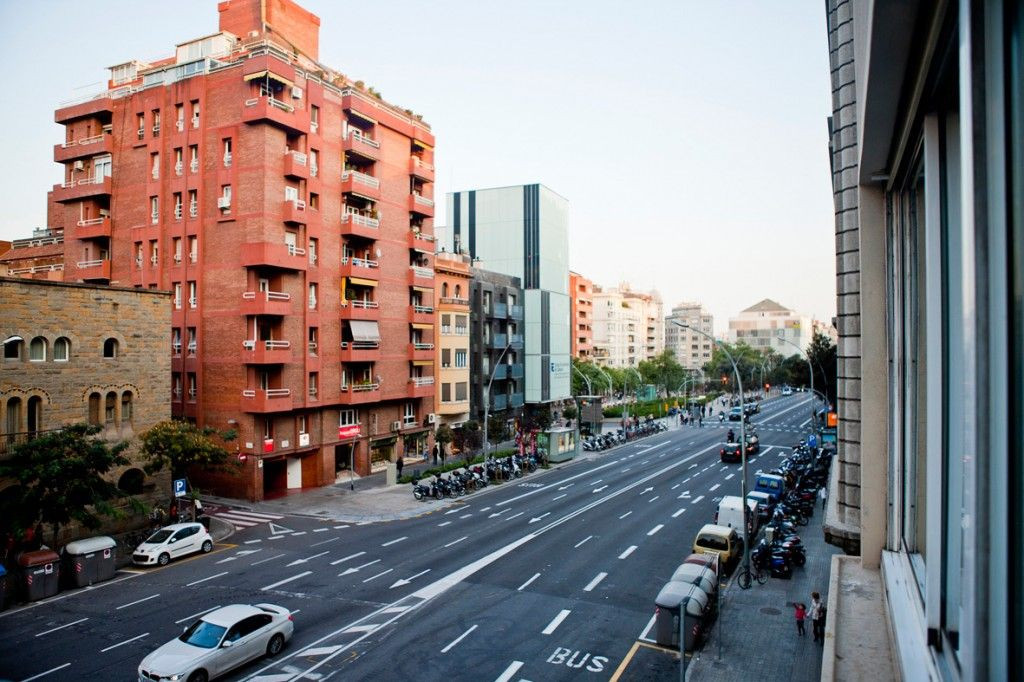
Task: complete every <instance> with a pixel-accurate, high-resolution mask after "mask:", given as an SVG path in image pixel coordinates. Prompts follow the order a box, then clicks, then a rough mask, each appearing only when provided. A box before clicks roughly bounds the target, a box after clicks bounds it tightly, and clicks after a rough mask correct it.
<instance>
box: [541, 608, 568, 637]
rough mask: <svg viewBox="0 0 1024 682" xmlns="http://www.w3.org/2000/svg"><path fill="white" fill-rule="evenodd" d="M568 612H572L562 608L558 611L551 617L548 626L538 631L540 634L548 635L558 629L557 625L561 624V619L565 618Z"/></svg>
mask: <svg viewBox="0 0 1024 682" xmlns="http://www.w3.org/2000/svg"><path fill="white" fill-rule="evenodd" d="M570 613H572V611H570V610H569V609H562V610H561V611H559V612H558V615H557V616H555V617H554V618H552V619H551V622H550V623H548V626H547V627H546V628H544V629H543V630H541V631H540V634H542V635H550V634H551V633H552V632H554V631H555V630H557V629H558V626H559V625H561V624H562V621H563V620H565V619H566V618H567V617H568V616H569V614H570Z"/></svg>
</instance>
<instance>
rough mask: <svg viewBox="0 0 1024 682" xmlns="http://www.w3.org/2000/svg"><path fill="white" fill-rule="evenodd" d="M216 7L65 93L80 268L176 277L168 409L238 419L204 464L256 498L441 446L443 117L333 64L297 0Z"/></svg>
mask: <svg viewBox="0 0 1024 682" xmlns="http://www.w3.org/2000/svg"><path fill="white" fill-rule="evenodd" d="M217 9H218V12H219V15H220V27H219V31H218V32H217V33H214V34H212V35H207V36H205V37H203V38H199V39H196V40H192V41H189V42H185V43H182V44H180V45H178V46H177V48H176V50H175V54H174V56H172V57H168V58H166V59H163V60H160V61H158V62H154V63H142V62H138V61H130V62H126V63H124V64H119V65H116V66H114V67H112V68H111V79H110V82H109V84H108V90H107V91H106V92H104V93H103V94H101V95H99V96H97V97H95V98H92V99H89V100H86V101H83V102H80V103H78V104H74V105H71V106H65V107H63V108H61V109H58V110H57V112H56V121H57V122H58V123H60V124H63V125H64V126H65V129H66V137H65V141H64V142H63V143H62V144H58V145H56V146H55V147H54V160H55V161H57V162H58V163H61V164H63V165H64V167H65V182H64V183H63V184H61V185H57V186H55V187H54V188H53V196H52V201H53V203H54V204H56V205H58V208H57V210H56V213H57V215H55V216H54V217H53V222H54V223H55V224H60V225H62V226H63V227H64V230H65V231H64V237H65V245H64V246H65V262H64V268H65V270H64V276H65V279H66V280H67V281H83V282H98V283H109V284H118V285H121V286H130V285H133V286H136V287H144V288H156V289H166V290H169V291H172V292H173V297H172V305H173V311H172V327H171V328H170V329H168V330H167V346H168V351H169V352H170V353H172V372H173V376H172V381H171V387H172V389H171V390H172V395H171V396H169V398H170V399H171V400H172V411H173V414H174V415H176V416H181V417H187V418H191V419H195V420H196V421H197V422H198V423H199V424H202V425H208V426H211V427H214V428H216V429H219V430H224V429H228V428H234V429H236V430H237V431H238V434H239V438H238V440H237V447H238V449H239V453H238V454H239V460H240V461H242V465H243V469H242V471H243V473H242V474H241V475H231V476H228V475H221V476H213V475H211V474H209V473H206V474H203V473H201V472H200V473H198V474H197V480H196V484H197V485H198V486H200V487H205V488H207V489H210V488H212V489H214V490H217V491H219V492H221V493H224V494H229V495H232V496H236V497H246V498H249V499H262V498H263V497H264V496H265V495H267V494H270V495H274V494H280V493H281V492H284V491H287V490H289V489H294V488H299V487H310V486H320V485H326V484H329V483H333V482H334V481H335V480H336V477H347V471H348V468H349V467H350V466H353V468H354V470H355V472H356V473H357V474H360V475H365V474H368V473H370V472H371V471H372V470H375V469H379V468H381V467H383V466H384V465H385V463H386V462H387V461H393V460H394V459H395V458H396V457H397V456H399V455H400V454H402V453H403V452H406V451H410V450H417V451H421V450H423V449H424V448H426V447H428V443H427V439H428V438H429V433H430V428H429V426H428V423H429V422H431V421H432V418H431V416H430V415H431V413H432V412H433V396H434V386H433V385H431V384H430V383H428V382H427V381H424V380H423V377H426V376H432V373H433V360H432V359H430V360H425V359H424V358H423V357H421V356H422V355H423V353H421V352H420V351H418V350H417V349H416V347H415V345H414V342H413V340H414V338H416V337H417V336H418V335H420V334H423V335H424V336H426V337H427V338H430V337H432V336H433V331H432V329H431V330H430V331H429V332H427V333H425V334H424V332H423V325H433V324H434V308H433V304H434V302H433V286H434V276H433V269H432V268H433V255H432V253H431V252H430V251H424V250H423V249H422V248H421V244H422V241H423V239H422V238H421V236H424V237H425V236H428V235H431V234H432V233H433V214H434V202H433V199H432V198H433V179H434V167H433V165H432V164H433V156H434V152H433V146H434V136H433V135H432V134H431V132H430V128H429V126H427V125H426V124H424V123H423V122H422V121H420V119H419V117H418V116H415V115H413V114H412V112H410V111H408V110H403V109H400V108H398V107H395V106H392V105H390V104H387V103H385V102H383V101H382V100H381V99H380V98H379V97H378V96H376V93H374V92H373V90H372V88H371V89H368V90H367V89H364V88H363V87H362V83H353V82H352V81H350V80H349V79H348V78H346V77H345V76H343V75H341V74H339V73H338V72H336V71H334V70H332V69H330V68H328V67H326V66H324V65H322V64H320V63H319V62H318V61H317V59H318V40H319V27H320V20H319V18H318V17H316V16H315V15H313V14H311V13H309V12H307V11H306V10H304V9H302V8H301V7H299V6H298V5H296V4H295V3H293V2H291V0H227V1H226V2H221V3H220V4H219V5H218V6H217Z"/></svg>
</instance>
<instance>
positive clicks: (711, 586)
mask: <svg viewBox="0 0 1024 682" xmlns="http://www.w3.org/2000/svg"><path fill="white" fill-rule="evenodd" d="M671 582H678V583H690V584H693V585H697V586H699V587H700V589H702V590H704V592H705V593H706V594H707V595H708V600H709V601H710V600H711V599H713V598H714V596H715V590H717V589H718V576H717V575H715V571H714V570H713V569H711V568H708V567H707V566H698V565H697V564H683V565H681V566H680V567H679V568H677V569H676V572H675V573H673V574H672V580H671Z"/></svg>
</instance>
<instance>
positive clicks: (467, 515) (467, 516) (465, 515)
mask: <svg viewBox="0 0 1024 682" xmlns="http://www.w3.org/2000/svg"><path fill="white" fill-rule="evenodd" d="M472 515H473V514H472V512H471V513H469V514H463V515H462V516H460V517H459V518H460V519H468V518H469V517H470V516H472Z"/></svg>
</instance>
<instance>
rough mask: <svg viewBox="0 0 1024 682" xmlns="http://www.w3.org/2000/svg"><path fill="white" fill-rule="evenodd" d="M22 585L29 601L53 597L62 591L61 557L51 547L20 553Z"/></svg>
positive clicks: (19, 562)
mask: <svg viewBox="0 0 1024 682" xmlns="http://www.w3.org/2000/svg"><path fill="white" fill-rule="evenodd" d="M18 566H19V567H20V568H21V576H22V587H23V588H24V590H25V599H26V600H27V601H37V600H39V599H46V598H47V597H52V596H53V595H55V594H57V592H59V591H60V557H59V556H57V553H56V552H54V551H52V550H49V549H39V550H36V551H34V552H22V553H21V554H19V555H18Z"/></svg>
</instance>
